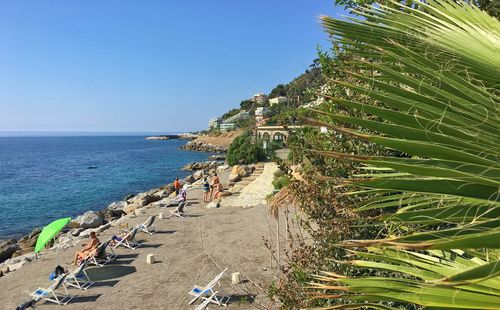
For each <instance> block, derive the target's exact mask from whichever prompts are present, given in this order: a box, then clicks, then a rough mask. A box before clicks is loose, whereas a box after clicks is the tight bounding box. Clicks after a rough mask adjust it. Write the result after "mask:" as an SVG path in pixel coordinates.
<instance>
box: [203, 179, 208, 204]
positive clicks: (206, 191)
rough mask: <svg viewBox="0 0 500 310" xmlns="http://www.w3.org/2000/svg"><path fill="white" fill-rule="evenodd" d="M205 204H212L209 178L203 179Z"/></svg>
mask: <svg viewBox="0 0 500 310" xmlns="http://www.w3.org/2000/svg"><path fill="white" fill-rule="evenodd" d="M203 202H210V184H209V183H208V179H207V177H204V178H203Z"/></svg>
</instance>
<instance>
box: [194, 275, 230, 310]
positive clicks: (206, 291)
mask: <svg viewBox="0 0 500 310" xmlns="http://www.w3.org/2000/svg"><path fill="white" fill-rule="evenodd" d="M226 270H227V268H226V269H224V270H223V271H222V272H221V273H219V274H218V275H217V276H216V277H215V278H213V279H212V281H210V282H209V283H208V284H207V285H206V286H204V287H201V286H197V285H195V286H194V287H193V289H191V291H189V293H188V294H189V295H191V296H194V298H193V299H192V300H191V301H190V302H189V304H192V303H193V302H195V300H196V299H198V298H201V299H203V300H207V299H209V298H210V302H211V303H214V304H217V305H219V306H225V305H226V304H227V302H228V301H229V298H227V297H221V298H219V297H217V295H216V292H215V291H214V287H215V286H216V285H217V284H218V285H219V286H220V283H219V281H220V279H221V278H222V276H223V275H224V273H225V272H226ZM226 298H227V299H228V300H226V301H224V299H226ZM210 302H209V303H210Z"/></svg>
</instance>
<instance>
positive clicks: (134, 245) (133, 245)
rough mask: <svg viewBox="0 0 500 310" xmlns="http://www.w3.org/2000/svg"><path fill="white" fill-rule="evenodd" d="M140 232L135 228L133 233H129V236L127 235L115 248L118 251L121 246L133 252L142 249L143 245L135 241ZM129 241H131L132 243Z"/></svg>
mask: <svg viewBox="0 0 500 310" xmlns="http://www.w3.org/2000/svg"><path fill="white" fill-rule="evenodd" d="M138 231H139V227H134V228H133V229H132V230H131V231H129V233H128V234H126V235H125V236H124V237H123V238H122V240H120V241H118V242H117V243H116V244H115V245H114V246H113V248H114V249H116V248H117V247H119V246H123V247H126V248H129V249H132V250H135V249H137V248H138V247H140V246H141V245H142V244H141V243H140V242H138V241H137V240H135V235H136V234H137V232H138ZM128 239H131V240H130V241H129V240H128Z"/></svg>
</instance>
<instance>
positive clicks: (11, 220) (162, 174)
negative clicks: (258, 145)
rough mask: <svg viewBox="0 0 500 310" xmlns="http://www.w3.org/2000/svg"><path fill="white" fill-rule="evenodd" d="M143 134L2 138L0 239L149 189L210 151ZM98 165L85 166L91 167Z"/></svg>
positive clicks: (180, 175)
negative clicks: (193, 149)
mask: <svg viewBox="0 0 500 310" xmlns="http://www.w3.org/2000/svg"><path fill="white" fill-rule="evenodd" d="M184 143H185V141H182V140H169V141H154V140H144V137H143V136H122V137H120V136H113V137H111V136H108V137H106V136H95V137H89V136H87V137H0V239H5V238H7V237H18V236H20V235H21V234H24V233H29V232H30V231H31V229H32V228H34V227H37V226H44V225H45V224H47V223H49V222H50V221H52V220H54V219H57V218H61V217H65V216H71V217H74V216H76V215H79V214H81V213H83V212H84V211H87V210H97V209H100V208H103V207H106V206H107V205H108V204H109V203H111V202H113V201H115V200H119V199H122V198H123V197H124V196H126V195H127V194H130V193H138V192H141V191H146V190H149V189H151V188H153V187H157V186H160V185H163V184H166V183H167V182H172V181H173V179H174V178H175V177H176V176H179V177H184V176H186V175H187V173H185V172H181V171H180V168H181V167H182V166H183V165H185V164H187V163H189V162H192V161H203V160H206V158H207V157H208V154H206V153H196V152H186V151H181V150H179V149H178V147H179V146H181V145H182V144H184ZM91 164H92V165H96V166H97V167H98V168H97V169H87V167H88V166H89V165H91Z"/></svg>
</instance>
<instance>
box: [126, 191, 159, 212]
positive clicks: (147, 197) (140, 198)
mask: <svg viewBox="0 0 500 310" xmlns="http://www.w3.org/2000/svg"><path fill="white" fill-rule="evenodd" d="M160 199H161V197H160V196H157V195H154V194H153V193H152V192H151V193H150V192H146V193H142V194H139V195H137V196H135V197H134V198H133V199H131V200H130V202H131V203H132V204H136V205H139V206H140V207H144V206H147V205H148V204H150V203H153V202H155V201H158V200H160ZM125 209H127V208H125ZM125 209H124V211H125ZM125 212H126V213H128V212H127V211H125Z"/></svg>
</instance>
